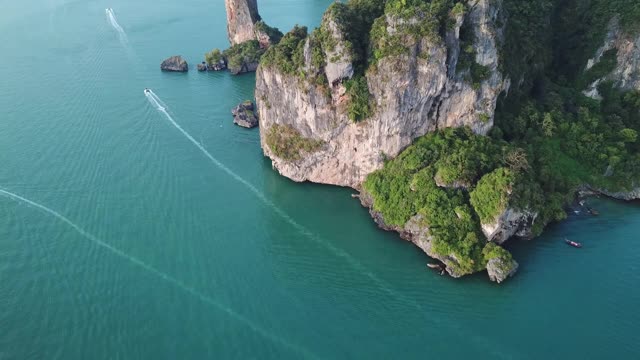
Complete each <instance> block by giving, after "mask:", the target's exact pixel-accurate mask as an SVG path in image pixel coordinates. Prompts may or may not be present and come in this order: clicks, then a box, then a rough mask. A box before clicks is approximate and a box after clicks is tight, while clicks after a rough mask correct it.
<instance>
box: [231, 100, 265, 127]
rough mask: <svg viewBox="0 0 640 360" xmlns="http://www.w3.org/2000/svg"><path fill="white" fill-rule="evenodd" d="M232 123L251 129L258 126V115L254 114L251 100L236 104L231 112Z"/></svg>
mask: <svg viewBox="0 0 640 360" xmlns="http://www.w3.org/2000/svg"><path fill="white" fill-rule="evenodd" d="M231 114H233V123H234V124H236V125H238V126H241V127H244V128H247V129H251V128H254V127H256V126H258V115H257V114H256V113H255V105H254V104H253V102H252V101H251V100H245V101H243V102H242V103H240V104H238V106H236V107H235V108H233V110H231Z"/></svg>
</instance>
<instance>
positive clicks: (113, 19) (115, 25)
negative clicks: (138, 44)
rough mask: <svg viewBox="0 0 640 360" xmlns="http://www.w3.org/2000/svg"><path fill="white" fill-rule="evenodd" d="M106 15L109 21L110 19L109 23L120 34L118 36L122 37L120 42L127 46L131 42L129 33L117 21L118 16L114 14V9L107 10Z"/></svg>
mask: <svg viewBox="0 0 640 360" xmlns="http://www.w3.org/2000/svg"><path fill="white" fill-rule="evenodd" d="M105 13H106V14H107V19H109V23H110V24H111V26H113V28H114V29H116V31H117V32H118V36H119V37H120V41H121V42H122V44H123V45H126V44H127V43H128V42H129V40H128V38H127V33H126V32H124V29H123V28H122V26H120V24H118V20H116V15H115V14H114V13H113V9H111V8H109V9H105Z"/></svg>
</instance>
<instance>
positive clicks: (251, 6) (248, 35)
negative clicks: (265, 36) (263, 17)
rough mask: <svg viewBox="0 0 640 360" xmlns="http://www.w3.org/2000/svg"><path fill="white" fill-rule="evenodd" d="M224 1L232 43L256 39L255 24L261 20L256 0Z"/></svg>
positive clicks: (228, 31)
mask: <svg viewBox="0 0 640 360" xmlns="http://www.w3.org/2000/svg"><path fill="white" fill-rule="evenodd" d="M224 3H225V7H226V10H227V33H228V35H229V42H230V43H231V45H237V44H240V43H243V42H245V41H249V40H256V28H255V24H256V22H258V21H259V20H260V15H259V14H258V4H257V2H256V0H225V1H224Z"/></svg>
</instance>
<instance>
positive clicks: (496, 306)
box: [0, 0, 640, 360]
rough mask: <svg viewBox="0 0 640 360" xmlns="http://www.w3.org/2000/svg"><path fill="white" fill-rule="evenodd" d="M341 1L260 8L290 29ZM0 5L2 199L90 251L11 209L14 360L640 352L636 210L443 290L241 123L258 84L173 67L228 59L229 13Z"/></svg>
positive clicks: (207, 4)
mask: <svg viewBox="0 0 640 360" xmlns="http://www.w3.org/2000/svg"><path fill="white" fill-rule="evenodd" d="M329 3H330V2H329V1H327V0H316V1H306V2H302V1H294V0H261V1H260V6H261V12H262V15H263V17H264V18H265V19H266V20H267V21H268V22H269V23H271V24H273V25H275V26H278V27H280V28H281V29H288V28H290V27H292V26H293V25H294V24H295V23H300V24H304V25H310V26H315V25H316V24H317V23H318V22H319V20H320V17H321V14H322V11H323V9H324V8H325V7H326V6H327V5H328V4H329ZM2 6H3V11H2V12H0V31H1V33H2V34H3V36H2V38H1V41H0V54H2V55H3V56H2V60H3V61H1V62H0V78H2V83H1V84H0V113H1V114H2V116H0V187H1V188H2V189H4V190H8V191H11V192H13V193H16V194H19V195H21V196H24V197H27V198H29V199H31V200H33V201H36V202H38V203H40V204H42V205H44V206H46V207H48V208H50V209H52V210H54V211H56V212H57V213H58V214H59V215H61V216H64V217H66V218H67V219H68V220H69V221H71V222H72V223H73V225H75V226H78V227H80V228H81V229H83V231H86V233H87V234H89V235H88V236H87V235H83V234H81V233H79V232H77V231H76V229H74V228H73V227H72V226H70V225H69V224H67V223H65V222H64V220H61V219H60V218H56V217H55V216H53V215H51V214H50V213H47V212H45V211H42V210H41V209H38V208H37V207H34V206H27V205H26V204H25V203H20V202H16V201H14V200H11V199H10V198H7V197H0V329H2V331H1V332H0V359H3V360H4V359H178V358H179V359H203V358H238V359H245V358H260V359H271V358H273V359H283V358H291V359H298V358H323V359H327V358H341V359H348V358H380V359H383V358H384V359H390V358H406V359H414V358H415V359H418V358H429V357H446V358H469V357H475V358H492V359H501V358H503V359H540V358H543V357H547V358H605V357H611V358H638V357H639V356H640V339H639V335H638V334H639V332H638V323H639V322H640V311H638V307H639V306H640V288H639V286H638V285H639V284H640V275H639V271H638V270H639V269H638V267H639V265H638V264H639V263H640V261H639V259H640V243H639V242H638V233H639V231H640V207H639V206H638V205H637V204H623V203H618V202H610V201H603V200H593V201H592V203H593V204H594V206H595V207H596V208H598V209H599V210H600V211H601V212H602V216H600V217H597V218H590V217H580V216H573V217H572V218H571V219H570V220H569V221H567V222H565V223H563V224H559V225H556V226H553V227H552V228H550V229H549V231H548V232H547V233H546V234H545V235H544V236H543V237H541V238H539V239H537V240H535V241H532V242H526V243H525V242H522V243H518V244H513V245H512V250H513V252H514V254H515V256H516V258H517V259H518V260H519V261H520V263H521V270H520V272H519V273H518V275H517V276H516V277H515V278H514V279H512V280H510V281H509V282H508V283H506V284H503V285H502V286H496V285H495V284H492V283H490V282H488V280H487V279H486V275H485V274H479V275H477V276H472V277H469V278H465V279H462V280H459V281H453V280H451V279H448V278H444V277H440V276H438V275H436V274H434V273H432V272H429V271H427V270H426V267H425V263H426V262H427V258H426V257H425V256H424V255H423V254H422V253H420V252H419V251H418V250H417V248H415V247H413V246H411V245H410V244H408V243H406V242H403V241H400V240H399V239H398V237H397V236H396V235H395V234H392V233H384V232H382V231H379V230H378V229H377V228H376V227H375V225H374V224H373V222H372V221H371V219H370V217H369V216H368V214H367V212H366V210H365V209H363V208H361V207H360V205H359V204H358V203H357V202H356V201H354V200H353V199H351V198H350V196H349V195H350V193H351V191H349V190H348V189H339V188H334V187H327V186H318V185H311V184H295V183H292V182H290V181H288V180H286V179H284V178H282V177H279V176H278V175H277V174H276V173H274V172H273V171H272V170H271V167H270V163H269V162H268V161H267V160H265V159H264V158H263V157H262V154H261V151H260V148H259V139H258V132H257V129H254V130H249V131H247V130H244V129H240V128H238V127H235V126H234V125H233V124H232V123H231V118H230V113H229V110H230V108H231V107H232V106H234V105H235V104H237V103H238V102H239V101H241V100H243V99H245V98H250V97H251V96H252V90H253V83H254V79H255V78H254V76H253V75H246V76H240V77H231V76H230V75H228V74H226V73H219V74H200V73H197V72H195V71H192V72H190V73H188V74H166V73H161V72H160V71H159V69H158V67H159V63H160V61H161V60H162V59H163V58H165V57H167V56H169V55H174V54H181V55H183V56H184V57H185V58H186V59H187V60H188V61H189V62H190V64H191V65H192V68H193V67H195V64H196V63H197V62H198V61H200V59H201V58H202V54H203V53H204V52H205V51H207V50H209V49H210V48H213V47H224V46H226V44H227V40H226V30H225V23H224V19H225V14H224V7H223V1H222V0H215V1H201V0H196V1H190V2H189V3H188V4H182V3H178V2H174V3H158V2H152V1H149V0H144V1H142V0H141V1H137V2H131V1H124V0H118V1H112V2H105V1H91V0H87V1H81V0H77V1H59V0H49V1H44V0H39V1H32V2H6V1H3V2H2ZM106 7H112V8H113V9H114V12H115V15H116V18H117V21H118V22H119V24H120V25H121V26H122V28H124V31H125V32H126V38H120V37H119V36H118V33H117V32H116V30H115V29H114V28H113V27H112V26H111V25H110V23H109V22H108V21H107V18H106V15H105V10H104V9H105V8H106ZM145 87H150V88H152V89H153V90H154V92H155V93H156V94H157V95H158V96H159V97H160V98H161V99H162V100H163V101H164V102H165V103H166V104H167V107H168V109H169V113H170V114H171V116H172V117H173V119H175V121H177V122H178V123H179V124H180V125H181V126H183V128H184V129H185V130H186V131H188V132H189V133H190V134H192V135H193V137H194V138H195V139H196V140H197V141H199V142H201V143H202V144H203V146H204V148H205V149H206V150H207V151H208V152H209V153H210V154H211V155H212V156H214V157H215V159H216V160H217V161H219V162H220V163H222V164H224V165H225V166H226V167H227V168H228V169H229V170H230V171H232V172H233V173H235V174H237V176H239V177H240V178H241V180H242V181H244V182H245V183H243V182H242V181H238V179H236V178H234V177H232V176H230V175H229V173H227V172H225V171H224V170H223V169H221V168H220V167H218V166H216V164H215V163H214V162H212V161H211V160H210V159H208V158H207V157H206V156H205V154H203V153H202V152H201V151H200V150H199V149H198V148H197V147H195V146H194V145H193V144H192V143H191V142H189V140H188V139H186V138H185V137H184V136H183V135H182V134H181V133H180V132H179V131H178V130H177V129H176V128H174V127H172V126H171V124H170V123H169V122H168V121H167V119H166V118H165V116H164V115H163V114H162V113H160V112H158V111H157V110H156V109H154V108H153V107H152V106H151V105H150V104H149V102H148V101H147V99H146V98H145V96H144V95H143V92H142V90H143V88H145ZM246 184H250V185H251V186H252V187H253V188H254V189H255V190H256V192H257V193H258V196H257V195H256V193H255V192H253V191H251V190H250V189H249V188H248V187H247V186H246ZM261 197H262V199H264V200H265V201H263V200H261ZM565 236H567V237H570V238H573V239H576V240H579V241H582V242H583V243H584V244H585V248H583V249H580V250H576V249H573V248H569V247H567V246H566V245H565V244H563V243H562V241H561V239H562V238H564V237H565Z"/></svg>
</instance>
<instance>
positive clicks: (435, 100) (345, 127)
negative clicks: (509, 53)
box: [256, 0, 509, 188]
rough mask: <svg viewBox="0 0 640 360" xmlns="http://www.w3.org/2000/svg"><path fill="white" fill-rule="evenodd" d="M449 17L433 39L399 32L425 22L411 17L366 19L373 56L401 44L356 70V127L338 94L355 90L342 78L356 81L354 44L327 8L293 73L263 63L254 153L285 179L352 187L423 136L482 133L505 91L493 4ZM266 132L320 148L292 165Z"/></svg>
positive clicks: (485, 0)
mask: <svg viewBox="0 0 640 360" xmlns="http://www.w3.org/2000/svg"><path fill="white" fill-rule="evenodd" d="M336 6H338V5H336ZM458 10H459V11H451V12H450V13H449V14H448V20H447V24H450V26H449V25H447V26H443V29H445V30H442V31H444V33H442V34H436V35H435V36H430V35H422V33H424V32H421V31H414V32H410V31H407V29H413V28H415V27H418V26H421V25H420V24H423V23H427V22H428V21H429V19H427V18H425V16H426V15H425V14H424V13H421V12H420V11H417V12H415V14H412V16H411V17H406V16H399V15H397V14H389V13H386V14H383V15H382V16H381V17H380V18H378V19H377V20H376V23H375V25H374V26H377V30H378V33H380V34H381V35H380V36H381V37H380V39H376V38H375V37H374V36H372V40H371V47H372V49H373V52H374V53H376V51H378V50H381V51H382V50H384V49H386V48H385V46H386V42H387V41H393V42H394V43H395V44H401V46H402V51H396V52H388V53H386V54H385V55H384V56H380V57H379V58H376V61H375V64H374V65H372V66H368V67H367V68H366V70H365V71H364V73H363V79H366V85H364V86H366V90H368V93H369V94H370V95H369V98H368V99H365V102H367V101H368V103H369V105H370V109H371V114H370V115H369V116H368V118H366V119H363V120H361V121H359V122H354V121H352V120H351V119H350V117H349V106H350V104H351V103H352V102H354V101H356V99H354V98H355V94H354V93H353V92H350V91H349V89H348V87H349V86H356V85H353V84H352V83H350V82H349V81H350V80H352V81H353V82H355V81H356V80H358V81H360V82H359V84H363V83H364V82H365V81H364V80H360V79H355V76H356V75H354V69H355V67H356V65H358V64H357V63H356V62H355V61H354V58H356V55H355V54H354V51H353V48H354V43H353V42H350V40H349V39H350V38H351V36H350V34H349V33H348V30H349V29H348V26H344V25H345V24H344V21H345V20H344V17H341V16H338V15H339V12H336V11H327V13H325V16H324V18H323V20H322V24H321V26H320V29H319V30H320V33H321V34H322V35H323V38H322V39H321V40H317V37H314V36H307V37H306V38H305V39H304V40H302V41H304V43H303V45H301V46H300V55H296V54H293V55H292V56H291V57H292V58H293V59H294V60H296V59H297V57H300V58H301V59H299V61H302V63H303V64H302V66H301V69H300V70H294V71H288V72H287V71H283V69H281V68H279V67H278V66H276V65H274V64H265V63H264V62H263V64H262V65H261V67H260V68H259V69H258V71H257V77H256V100H257V105H258V110H259V113H260V116H261V122H262V125H261V132H260V137H261V144H262V148H263V150H264V153H265V155H266V156H268V157H270V158H271V159H272V162H273V166H274V168H275V169H277V170H278V171H279V172H280V173H281V174H282V175H284V176H287V177H289V178H291V179H293V180H295V181H312V182H317V183H325V184H334V185H341V186H350V187H354V188H358V187H359V186H360V184H361V183H362V181H363V180H364V179H365V177H366V176H367V175H368V174H369V173H371V172H372V171H375V170H377V169H379V168H380V167H381V166H382V165H383V164H384V161H385V159H387V158H390V157H391V158H392V157H395V156H396V155H398V153H400V151H402V150H403V149H404V148H406V147H407V146H408V145H410V144H411V142H412V141H413V140H414V139H415V138H417V137H420V136H422V135H424V134H425V133H427V132H430V131H434V130H436V129H439V128H445V127H460V126H469V127H470V128H472V129H473V131H474V132H476V133H478V134H486V133H487V132H488V131H489V130H490V129H491V127H492V125H493V116H494V111H495V106H496V100H497V97H498V95H499V94H500V93H501V92H502V91H504V90H506V89H507V88H508V86H509V81H508V80H506V79H504V77H503V75H502V73H501V72H500V70H499V67H498V64H499V57H498V45H499V42H500V39H501V28H500V27H499V26H498V25H497V24H500V23H502V19H501V11H500V10H501V1H500V0H497V1H496V0H474V1H469V2H468V5H467V7H466V9H464V11H461V9H458ZM336 14H338V15H336ZM374 30H375V29H374ZM372 32H373V30H372ZM465 36H466V38H465ZM283 42H284V40H283ZM318 42H321V43H322V46H321V47H318V46H317V43H318ZM394 46H396V47H397V45H394ZM385 51H386V50H385ZM319 58H323V59H324V62H321V63H319V61H318V59H319ZM463 58H464V59H463ZM463 60H464V63H462V62H463ZM365 62H366V60H365ZM361 63H362V61H361ZM300 74H302V76H301V75H300ZM478 74H479V75H478ZM314 79H316V80H317V79H320V81H314ZM274 125H280V126H288V127H290V128H292V129H294V130H295V131H296V132H297V133H299V135H300V136H301V137H303V138H309V139H315V140H318V141H321V142H322V143H323V144H324V145H323V146H322V147H320V148H316V149H315V150H314V151H312V152H305V154H304V156H298V157H296V158H295V159H291V158H283V157H281V156H278V154H276V153H274V151H273V149H271V148H270V147H269V146H268V141H267V140H268V139H267V135H268V133H269V129H270V128H271V127H272V126H274Z"/></svg>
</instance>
